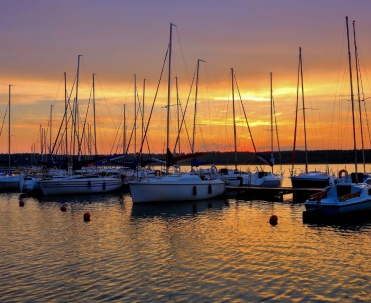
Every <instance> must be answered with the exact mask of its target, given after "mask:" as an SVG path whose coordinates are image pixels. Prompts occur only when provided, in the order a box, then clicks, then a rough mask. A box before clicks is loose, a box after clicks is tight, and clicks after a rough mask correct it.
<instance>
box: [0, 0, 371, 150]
mask: <svg viewBox="0 0 371 303" xmlns="http://www.w3.org/2000/svg"><path fill="white" fill-rule="evenodd" d="M19 2H21V3H22V4H24V6H22V7H20V6H18V5H14V4H13V3H12V2H11V1H8V2H7V5H5V7H4V10H3V11H2V12H1V13H0V16H1V15H2V16H3V17H4V18H3V20H4V22H5V23H6V24H7V26H8V29H9V31H4V30H3V33H2V34H3V38H2V39H3V40H4V41H2V42H3V43H2V45H6V47H5V48H4V52H3V54H1V56H0V60H1V63H2V66H3V68H2V70H1V71H0V121H1V123H2V122H3V120H4V125H3V129H2V134H1V137H0V142H1V144H0V153H7V133H8V125H7V117H6V118H5V119H4V117H5V112H6V110H7V109H6V108H7V102H8V84H11V85H13V87H12V104H11V106H12V117H11V121H12V122H11V141H12V147H11V151H12V152H13V153H23V152H31V149H32V148H34V147H36V151H37V152H40V149H41V140H40V129H41V128H42V129H44V130H45V132H47V134H48V135H47V136H49V134H50V133H49V128H50V115H51V114H52V124H51V126H52V137H53V138H52V141H54V140H55V137H56V134H57V131H58V128H59V126H60V124H61V121H62V117H63V114H64V102H65V101H64V73H66V75H67V91H68V94H71V102H73V98H74V95H75V92H74V91H71V90H72V87H73V83H74V79H75V77H76V68H77V64H76V63H77V56H78V55H79V54H82V60H81V66H80V78H79V83H80V84H79V93H78V95H79V108H80V119H81V120H85V114H86V109H87V108H88V106H90V109H89V115H88V116H87V123H89V125H92V123H93V122H92V121H93V120H92V111H91V106H92V105H91V103H90V105H89V99H91V93H92V74H93V73H95V74H96V78H95V79H96V84H95V88H96V90H95V94H96V114H97V119H96V122H97V129H98V131H97V143H98V147H97V149H98V151H99V153H101V154H103V153H104V154H110V153H116V152H122V144H123V131H122V130H123V108H124V104H125V106H126V123H127V124H126V126H127V131H126V132H127V137H128V140H129V137H130V134H131V131H132V128H133V125H134V118H133V117H134V84H133V74H136V79H137V83H136V84H137V95H138V101H137V102H139V101H141V100H142V98H143V83H144V79H145V81H146V87H145V105H144V106H145V111H144V115H145V117H144V122H143V123H144V125H145V127H146V126H147V125H146V124H147V121H148V117H149V112H150V109H151V106H152V102H153V100H154V96H155V94H156V87H157V85H158V81H159V77H160V71H161V67H162V64H163V63H164V59H165V52H166V48H167V44H168V38H169V37H168V35H169V33H168V30H169V23H170V22H171V20H170V21H169V22H166V21H164V20H166V19H168V18H169V16H172V19H173V18H174V19H173V20H174V23H175V24H177V27H176V29H174V33H173V61H172V79H171V82H172V87H171V96H172V98H171V135H170V147H171V149H173V148H174V143H175V140H176V133H177V112H176V109H177V106H176V102H177V100H176V87H175V77H177V79H178V89H179V91H178V94H179V100H180V103H181V105H182V108H183V110H184V108H185V106H186V102H187V100H188V96H190V98H189V104H188V109H187V115H186V119H185V126H184V127H183V131H182V134H181V141H180V144H181V147H182V149H184V150H182V151H183V152H185V153H187V152H189V151H190V147H189V145H190V143H189V142H191V141H192V140H193V138H192V132H193V125H194V122H193V114H194V99H195V87H194V85H193V87H192V91H191V93H190V89H191V82H192V78H193V77H194V74H195V66H196V62H197V59H202V60H204V61H205V62H202V63H201V65H200V73H199V88H198V100H197V115H196V137H195V148H196V150H197V151H211V150H213V151H231V150H233V148H234V144H233V120H232V119H233V117H232V96H231V79H230V78H231V77H230V69H231V68H234V71H235V74H236V79H237V82H238V90H239V91H238V90H237V89H236V90H235V104H236V121H237V122H236V125H237V126H236V128H237V143H238V144H237V145H238V150H239V151H246V150H249V151H251V150H253V147H252V141H251V137H250V134H249V133H248V129H247V125H246V121H245V117H244V114H243V112H242V108H241V104H240V100H239V98H240V95H241V98H242V102H243V105H244V108H245V112H246V116H247V120H248V123H249V126H250V128H251V133H252V139H253V140H254V143H255V146H256V148H257V149H258V150H260V151H262V150H269V148H270V131H269V129H270V104H269V102H270V87H269V73H270V72H272V73H273V97H274V102H275V111H276V119H277V124H278V132H279V141H280V148H281V150H291V149H292V147H293V139H294V138H293V136H294V121H295V107H296V93H297V66H298V49H299V46H302V50H303V68H304V86H305V87H304V91H305V104H306V106H305V107H306V109H307V110H306V113H307V115H306V119H307V129H308V130H307V141H308V149H311V150H314V149H319V150H321V149H352V148H353V142H352V132H351V118H350V117H351V116H350V102H348V101H347V100H349V99H350V90H349V74H348V73H349V72H348V70H349V69H348V61H347V49H346V41H345V40H346V37H345V36H344V33H345V15H348V14H349V15H352V18H350V20H352V19H353V18H354V19H355V20H357V39H358V41H359V45H358V47H359V60H360V61H359V62H360V70H361V72H362V73H361V75H362V77H363V82H362V85H363V86H362V89H363V90H364V92H363V94H364V95H365V98H368V97H367V95H368V92H369V91H370V87H371V86H370V82H369V80H368V79H367V77H368V74H369V73H370V71H369V65H368V60H369V58H368V57H367V54H368V53H370V49H371V42H369V41H367V38H366V37H367V29H368V28H369V27H370V26H371V21H369V18H368V16H367V14H366V13H365V12H366V11H367V9H369V8H371V4H366V3H362V4H358V5H359V6H358V7H355V8H354V5H353V4H352V3H350V2H349V3H348V1H340V2H342V5H337V6H336V7H337V11H336V13H334V6H333V4H332V1H329V2H328V3H326V4H323V3H321V7H322V9H321V11H318V12H317V15H316V16H317V17H316V18H317V19H315V20H313V19H312V17H311V16H312V15H311V14H310V11H314V10H316V8H317V5H319V2H318V3H317V2H316V1H314V2H313V3H311V4H309V3H306V4H302V6H297V7H296V8H293V11H292V13H288V12H287V11H285V14H288V15H287V18H285V20H283V19H282V18H281V17H282V16H281V13H282V12H284V10H282V11H281V10H280V9H281V7H280V6H279V5H278V4H275V2H273V1H272V3H270V5H276V6H275V8H276V10H275V12H276V13H275V14H273V15H269V16H268V15H267V14H266V12H265V10H266V7H265V5H264V4H261V3H259V4H255V5H254V6H253V7H252V2H250V1H246V2H245V3H239V2H235V3H234V2H233V4H230V5H231V12H230V13H232V15H236V14H237V15H238V14H241V16H243V12H244V11H248V8H250V9H252V11H253V12H254V14H253V13H251V15H249V16H250V19H249V18H240V19H241V20H240V19H238V21H237V19H236V18H234V19H233V20H235V21H234V22H230V23H227V24H222V23H221V22H218V21H217V20H218V18H216V20H214V19H213V20H211V19H208V18H207V16H208V15H207V12H208V11H207V10H205V11H204V10H202V9H201V10H200V11H199V14H200V15H202V16H203V17H204V18H203V19H202V18H200V20H194V22H191V23H189V22H187V19H186V18H185V17H186V16H183V15H182V14H181V13H180V11H181V8H184V7H185V4H184V3H179V4H177V5H176V6H175V7H174V8H173V9H168V10H167V13H164V14H161V13H156V14H155V15H151V13H150V12H151V8H153V6H152V5H153V4H151V2H149V1H143V2H146V8H143V7H142V6H140V5H136V4H134V3H114V2H109V5H107V6H104V5H103V4H101V3H100V2H99V1H91V2H89V3H90V4H91V8H92V9H91V10H90V9H88V13H87V15H86V16H85V15H84V17H82V20H80V19H78V17H77V16H79V17H80V15H79V14H81V13H82V7H80V6H78V5H77V7H76V11H74V13H73V14H72V15H73V16H74V17H75V18H76V19H73V18H72V16H70V17H69V18H70V19H69V21H70V24H66V23H65V19H64V17H65V16H67V15H68V12H69V10H68V5H62V4H61V5H60V6H58V9H57V8H56V6H55V5H54V4H53V3H45V2H44V1H42V0H36V1H34V2H33V4H32V5H36V7H39V6H43V7H44V9H45V11H48V12H49V13H50V14H49V15H45V16H44V15H40V14H38V13H37V12H36V10H35V16H31V15H29V14H28V13H27V8H29V5H30V4H28V2H27V1H23V0H20V1H19ZM67 2H68V1H67ZM160 2H161V3H162V4H164V3H165V2H162V1H160ZM208 2H209V1H207V0H204V1H201V2H194V1H190V2H188V3H187V5H188V6H189V7H193V6H195V5H197V6H201V7H206V6H207V3H208ZM216 2H217V3H218V5H219V7H218V8H217V7H216V8H215V12H214V13H215V14H216V15H218V16H219V19H220V18H222V17H225V16H226V15H228V14H230V13H228V12H227V11H226V10H225V5H226V4H224V2H223V1H216ZM71 3H72V2H71ZM336 3H337V4H338V3H339V1H337V2H336ZM331 4H332V6H331ZM74 5H75V3H74ZM164 7H165V6H164ZM94 8H100V9H101V13H97V12H96V11H94ZM175 8H176V9H175ZM84 9H85V8H84ZM174 9H175V10H174ZM119 10H122V11H123V13H124V14H125V16H126V17H127V18H128V20H130V21H131V23H130V22H124V23H122V18H121V17H120V18H117V16H116V15H114V14H113V15H112V14H110V13H109V12H111V13H112V12H115V11H119ZM165 11H166V10H165ZM128 12H131V13H128ZM135 12H137V13H139V12H141V13H143V15H144V16H147V18H148V21H147V22H148V23H145V22H143V20H141V22H139V21H136V20H133V19H132V18H131V16H132V15H135V14H134V13H135ZM329 12H331V14H329ZM12 14H15V16H17V18H15V19H16V20H11V18H9V16H11V15H12ZM298 14H299V15H300V18H299V19H301V20H300V21H302V23H303V24H305V25H301V24H302V23H300V22H299V21H298ZM113 16H115V17H113ZM93 17H94V18H96V19H97V20H99V25H101V26H98V24H96V23H92V22H91V21H90V20H91V18H93ZM268 17H269V18H268ZM53 18H54V19H53ZM265 18H267V19H265ZM23 19H24V22H28V23H24V22H23ZM258 20H259V21H260V20H265V21H266V23H261V22H256V21H258ZM358 20H359V21H358ZM43 22H44V23H45V24H47V25H49V26H45V25H43V24H44V23H43ZM84 22H85V23H86V24H85V23H84ZM25 24H28V26H26V25H25ZM87 24H88V25H90V26H91V29H90V28H89V29H88V27H87ZM138 24H143V25H144V24H148V28H147V27H145V26H141V27H138V26H137V25H138ZM253 24H260V26H259V27H257V26H252V25H253ZM325 25H326V26H325ZM349 26H351V21H350V22H349ZM31 29H32V31H31ZM72 29H73V30H72ZM69 33H73V34H72V36H73V37H74V38H71V37H70V36H69ZM82 33H83V34H84V38H83V39H79V38H78V37H79V36H78V34H82ZM32 38H33V39H32ZM97 38H98V41H97ZM25 46H27V47H26V48H25ZM237 46H238V47H237ZM351 52H354V51H353V49H352V50H351ZM352 55H353V56H354V54H352ZM353 65H354V57H353ZM354 69H355V66H353V70H354ZM355 80H356V78H355V75H353V81H354V83H353V85H354V94H355V100H356V101H357V87H356V85H355V83H356V81H355ZM239 94H240V95H239ZM300 98H301V97H300V96H299V102H301V99H300ZM367 100H368V99H365V102H362V103H363V104H362V105H365V106H366V103H367ZM166 104H167V65H166V64H165V70H164V74H163V78H162V81H161V84H160V85H159V91H158V95H157V100H156V103H155V107H154V109H153V113H152V118H151V123H150V125H149V127H148V134H147V140H148V144H149V146H150V151H151V152H152V153H162V152H163V151H164V148H165V145H166V142H165V140H166V136H165V131H166V108H165V106H166ZM138 106H139V104H137V109H138ZM51 107H52V108H53V109H52V113H51ZM368 107H369V106H368ZM368 107H367V106H366V109H365V120H364V129H363V132H364V134H365V138H366V134H367V132H368V123H367V121H368V120H367V119H368V117H367V115H368V113H367V109H368ZM301 108H302V105H301V103H299V112H298V128H297V149H300V148H302V147H303V145H304V143H303V121H302V111H301ZM355 108H356V114H357V115H358V112H357V111H358V104H357V103H356V107H355ZM185 127H186V128H187V131H188V133H189V137H190V138H187V136H186V133H185V131H186V130H185ZM356 127H357V134H358V133H360V126H359V116H357V118H356ZM141 136H142V121H141V117H139V118H138V120H137V136H136V137H137V142H136V144H135V147H134V142H133V138H132V141H131V146H130V149H129V152H134V150H138V149H139V147H140V141H141ZM274 136H276V134H275V133H274ZM44 140H45V141H46V144H49V140H50V138H49V137H47V138H46V139H45V138H44ZM369 141H370V140H365V143H367V146H366V148H367V147H368V148H369V145H370V142H369ZM357 145H358V146H360V145H361V142H360V138H358V139H357ZM274 148H275V149H277V143H275V147H274ZM146 151H148V148H147V142H146V143H145V146H144V152H146Z"/></svg>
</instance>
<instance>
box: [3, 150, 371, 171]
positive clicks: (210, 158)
mask: <svg viewBox="0 0 371 303" xmlns="http://www.w3.org/2000/svg"><path fill="white" fill-rule="evenodd" d="M260 154H262V155H263V156H264V157H265V158H267V159H270V158H271V154H270V152H261V153H260ZM364 155H365V162H366V163H369V162H371V150H365V152H364ZM103 156H104V155H99V158H102V157H103ZM58 157H59V158H61V157H62V156H58ZM150 157H153V158H157V159H163V160H165V156H164V155H163V154H151V155H143V159H149V158H150ZM44 158H45V159H46V158H47V157H46V156H45V155H44ZM274 158H275V164H291V163H292V158H293V153H292V151H282V152H281V153H277V152H275V153H274ZM305 158H306V156H305V152H304V151H296V152H295V164H304V163H305ZM45 159H44V160H43V159H42V157H41V155H38V154H30V153H22V154H21V153H19V154H12V155H11V166H12V167H24V166H31V165H38V164H40V163H41V162H42V160H43V161H45ZM133 159H135V156H134V155H133V154H131V155H128V156H127V157H126V160H133ZM198 159H199V160H200V161H204V162H211V163H214V164H216V165H234V164H235V153H234V152H218V151H212V152H207V153H206V154H205V155H204V156H202V157H200V158H198ZM122 161H123V160H122V159H121V160H118V161H117V162H113V163H112V164H118V165H119V164H120V163H122ZM308 161H309V163H310V164H346V163H353V162H354V150H312V151H308ZM357 161H358V163H362V162H363V160H362V151H357ZM187 163H188V164H189V163H190V161H188V162H184V164H187ZM237 164H238V165H257V164H263V163H262V162H259V160H258V158H257V157H256V156H255V153H252V152H237ZM7 166H8V155H7V154H0V167H3V168H4V167H7Z"/></svg>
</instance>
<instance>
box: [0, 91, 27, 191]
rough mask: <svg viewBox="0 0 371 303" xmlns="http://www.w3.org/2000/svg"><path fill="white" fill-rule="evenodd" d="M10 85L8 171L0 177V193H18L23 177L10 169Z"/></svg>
mask: <svg viewBox="0 0 371 303" xmlns="http://www.w3.org/2000/svg"><path fill="white" fill-rule="evenodd" d="M10 104H11V85H9V101H8V170H7V172H6V173H5V172H4V173H3V174H1V175H0V191H18V190H19V182H20V180H21V178H22V177H23V175H22V174H19V175H12V170H11V169H10V126H11V120H10V118H11V114H10V113H11V112H10V109H11V107H10Z"/></svg>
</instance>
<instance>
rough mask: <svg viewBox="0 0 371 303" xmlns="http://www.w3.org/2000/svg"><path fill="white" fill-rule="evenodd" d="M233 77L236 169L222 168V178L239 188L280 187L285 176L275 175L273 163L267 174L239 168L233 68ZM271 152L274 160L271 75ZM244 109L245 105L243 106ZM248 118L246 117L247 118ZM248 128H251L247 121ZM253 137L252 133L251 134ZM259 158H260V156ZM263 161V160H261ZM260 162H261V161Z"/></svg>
mask: <svg viewBox="0 0 371 303" xmlns="http://www.w3.org/2000/svg"><path fill="white" fill-rule="evenodd" d="M231 75H232V109H233V134H234V155H235V159H234V160H235V168H234V169H227V168H222V169H221V170H220V172H219V173H220V178H221V179H222V180H224V181H225V182H226V183H227V184H228V185H232V186H238V185H248V186H258V187H280V186H281V185H282V181H283V174H275V173H274V172H273V162H274V161H272V162H270V163H271V167H272V171H271V172H267V171H264V170H263V169H262V168H260V169H259V168H257V169H256V171H254V172H251V171H246V172H244V171H241V170H239V169H238V168H237V138H236V137H237V131H236V118H235V98H234V85H235V81H236V79H235V74H234V70H233V68H231ZM270 84H271V152H272V159H274V158H273V94H272V74H271V83H270ZM242 107H243V105H242ZM245 118H246V116H245ZM246 123H247V126H248V128H249V132H250V127H249V124H248V122H247V119H246ZM250 136H251V132H250ZM251 140H252V145H253V147H254V150H255V152H256V148H255V144H254V140H253V139H252V136H251ZM258 157H259V156H258ZM259 159H261V158H259ZM259 161H260V160H259ZM268 162H269V161H268Z"/></svg>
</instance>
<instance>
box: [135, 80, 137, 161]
mask: <svg viewBox="0 0 371 303" xmlns="http://www.w3.org/2000/svg"><path fill="white" fill-rule="evenodd" d="M134 154H135V155H136V154H137V75H136V74H134Z"/></svg>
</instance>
